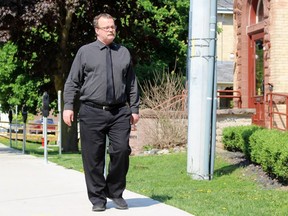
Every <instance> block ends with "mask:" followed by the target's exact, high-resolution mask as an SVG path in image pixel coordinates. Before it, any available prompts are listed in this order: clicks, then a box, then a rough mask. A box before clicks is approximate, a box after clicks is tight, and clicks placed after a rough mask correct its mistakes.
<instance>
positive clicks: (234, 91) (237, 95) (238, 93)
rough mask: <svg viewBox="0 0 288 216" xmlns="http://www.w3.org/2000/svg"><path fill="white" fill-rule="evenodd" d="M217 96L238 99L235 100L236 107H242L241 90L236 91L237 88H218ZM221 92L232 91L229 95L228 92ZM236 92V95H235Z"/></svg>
mask: <svg viewBox="0 0 288 216" xmlns="http://www.w3.org/2000/svg"><path fill="white" fill-rule="evenodd" d="M217 93H218V94H217V98H231V99H234V98H236V99H238V101H237V107H238V108H242V100H241V92H240V91H237V90H218V91H217ZM221 93H225V94H226V93H232V94H231V95H230V94H227V95H223V94H221ZM235 94H236V95H235Z"/></svg>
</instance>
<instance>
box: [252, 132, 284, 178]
mask: <svg viewBox="0 0 288 216" xmlns="http://www.w3.org/2000/svg"><path fill="white" fill-rule="evenodd" d="M250 147H251V160H252V161H253V162H255V163H258V164H260V165H261V166H262V168H263V170H264V171H265V172H268V173H269V174H272V175H275V176H276V177H277V178H279V179H281V180H283V181H287V180H288V133H285V132H281V131H277V130H262V131H261V130H259V131H256V132H255V133H254V134H253V135H252V136H251V137H250Z"/></svg>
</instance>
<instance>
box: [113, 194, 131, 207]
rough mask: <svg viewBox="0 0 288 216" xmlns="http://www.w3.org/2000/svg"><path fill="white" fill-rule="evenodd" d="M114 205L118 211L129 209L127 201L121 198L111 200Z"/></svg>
mask: <svg viewBox="0 0 288 216" xmlns="http://www.w3.org/2000/svg"><path fill="white" fill-rule="evenodd" d="M110 199H111V200H112V201H113V202H114V204H115V205H116V208H117V209H128V205H127V203H126V201H125V200H124V199H123V198H122V197H120V198H110Z"/></svg>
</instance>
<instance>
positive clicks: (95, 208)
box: [92, 202, 106, 211]
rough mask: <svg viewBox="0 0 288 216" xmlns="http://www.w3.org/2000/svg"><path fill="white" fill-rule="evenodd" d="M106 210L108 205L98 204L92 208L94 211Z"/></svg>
mask: <svg viewBox="0 0 288 216" xmlns="http://www.w3.org/2000/svg"><path fill="white" fill-rule="evenodd" d="M105 210H106V203H102V202H99V203H96V204H95V205H93V207H92V211H105Z"/></svg>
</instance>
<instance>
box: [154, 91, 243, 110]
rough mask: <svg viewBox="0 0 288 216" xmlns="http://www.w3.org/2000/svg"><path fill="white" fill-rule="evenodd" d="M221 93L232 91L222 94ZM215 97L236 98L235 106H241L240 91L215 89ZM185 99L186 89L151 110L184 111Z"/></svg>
mask: <svg viewBox="0 0 288 216" xmlns="http://www.w3.org/2000/svg"><path fill="white" fill-rule="evenodd" d="M221 93H233V94H227V95H223V94H221ZM217 98H231V99H234V98H236V99H238V101H237V107H238V108H242V100H241V92H240V91H236V90H235V91H234V90H218V91H217ZM186 100H187V90H183V91H182V94H181V95H176V96H174V97H172V98H170V99H168V100H167V101H165V102H163V103H161V104H159V105H158V106H156V107H154V108H152V109H153V110H162V111H164V110H178V111H185V110H186V106H187V105H186Z"/></svg>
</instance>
